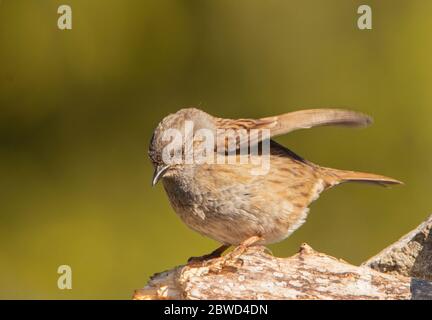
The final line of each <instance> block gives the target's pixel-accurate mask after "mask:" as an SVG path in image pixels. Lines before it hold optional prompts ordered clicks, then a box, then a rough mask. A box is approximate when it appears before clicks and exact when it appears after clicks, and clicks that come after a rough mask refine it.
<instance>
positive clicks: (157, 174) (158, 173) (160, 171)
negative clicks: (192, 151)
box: [152, 165, 169, 186]
mask: <svg viewBox="0 0 432 320" xmlns="http://www.w3.org/2000/svg"><path fill="white" fill-rule="evenodd" d="M168 169H169V165H165V166H164V165H158V166H157V167H156V168H155V170H154V173H153V179H152V186H154V185H155V184H156V183H158V181H159V180H160V178H162V177H163V175H164V174H165V173H166V172H167V170H168Z"/></svg>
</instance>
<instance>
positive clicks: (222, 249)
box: [188, 244, 231, 264]
mask: <svg viewBox="0 0 432 320" xmlns="http://www.w3.org/2000/svg"><path fill="white" fill-rule="evenodd" d="M229 247H231V245H229V244H223V245H221V246H220V247H219V248H217V249H215V250H213V251H212V252H210V253H209V254H205V255H203V256H200V257H190V258H189V259H188V264H199V263H203V262H205V261H207V260H211V259H214V258H219V257H220V256H221V255H222V253H224V252H225V251H226V250H227V249H228V248H229Z"/></svg>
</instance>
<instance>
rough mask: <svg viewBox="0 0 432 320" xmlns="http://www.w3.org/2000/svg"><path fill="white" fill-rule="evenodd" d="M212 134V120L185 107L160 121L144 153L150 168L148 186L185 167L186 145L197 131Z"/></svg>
mask: <svg viewBox="0 0 432 320" xmlns="http://www.w3.org/2000/svg"><path fill="white" fill-rule="evenodd" d="M200 129H208V130H210V131H212V132H214V131H215V125H214V121H213V117H212V116H211V115H209V114H208V113H205V112H204V111H201V110H199V109H196V108H186V109H181V110H179V111H177V112H176V113H173V114H170V115H168V116H166V117H165V118H163V119H162V121H161V122H160V123H159V124H158V125H157V127H156V129H155V130H154V132H153V136H152V138H151V140H150V145H149V150H148V154H149V157H150V160H151V162H152V164H153V167H154V174H153V179H152V185H155V184H156V183H157V182H158V181H159V180H160V179H161V178H162V177H164V176H165V177H168V176H170V175H174V174H176V173H178V172H179V171H180V170H182V168H183V167H184V165H185V158H186V157H187V153H188V150H189V149H188V148H187V145H188V143H194V140H193V139H194V134H195V132H196V131H197V130H200ZM192 156H193V155H192Z"/></svg>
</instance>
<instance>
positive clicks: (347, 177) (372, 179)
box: [322, 168, 403, 186]
mask: <svg viewBox="0 0 432 320" xmlns="http://www.w3.org/2000/svg"><path fill="white" fill-rule="evenodd" d="M322 170H323V173H324V176H325V177H326V181H327V183H328V184H329V186H334V185H337V184H339V183H343V182H350V181H353V182H366V183H373V184H378V185H381V186H387V185H394V184H403V182H401V181H399V180H396V179H393V178H389V177H386V176H382V175H379V174H374V173H366V172H357V171H346V170H337V169H331V168H322Z"/></svg>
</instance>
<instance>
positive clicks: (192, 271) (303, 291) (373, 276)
mask: <svg viewBox="0 0 432 320" xmlns="http://www.w3.org/2000/svg"><path fill="white" fill-rule="evenodd" d="M431 225H432V216H431V217H429V219H428V220H427V221H425V222H424V223H422V224H421V225H420V226H419V227H418V228H416V229H415V230H413V231H412V232H410V233H409V234H407V235H406V236H404V237H403V238H401V239H400V240H399V241H398V242H396V243H395V244H393V245H391V246H390V247H388V248H387V249H385V250H383V251H382V252H381V253H379V254H378V255H376V256H375V257H373V258H371V259H370V260H368V261H367V262H365V263H364V264H363V265H361V266H353V265H350V264H348V263H346V262H344V261H343V260H340V259H336V258H333V257H331V256H328V255H326V254H323V253H319V252H317V251H315V250H313V249H312V248H311V247H310V246H308V245H307V244H303V245H302V246H301V248H300V251H299V253H297V254H296V255H294V256H292V257H289V258H277V257H274V256H272V255H270V254H268V253H267V252H266V250H265V248H264V247H261V246H254V247H250V248H248V249H247V251H246V252H245V253H244V254H242V255H241V261H242V262H243V263H242V264H229V263H225V264H224V262H223V261H224V259H223V258H218V259H216V260H214V261H212V262H211V263H209V264H208V265H202V266H196V265H182V266H178V267H175V268H174V269H171V270H169V271H165V272H162V273H158V274H155V275H154V276H153V277H152V278H151V279H150V281H149V282H148V284H147V285H146V286H145V287H144V288H143V289H139V290H136V291H135V294H134V297H133V298H134V299H138V300H140V299H432V282H430V281H428V280H432V268H431V266H430V263H431V262H432V256H431V252H432V250H431V248H432V240H431V238H432V235H431Z"/></svg>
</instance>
